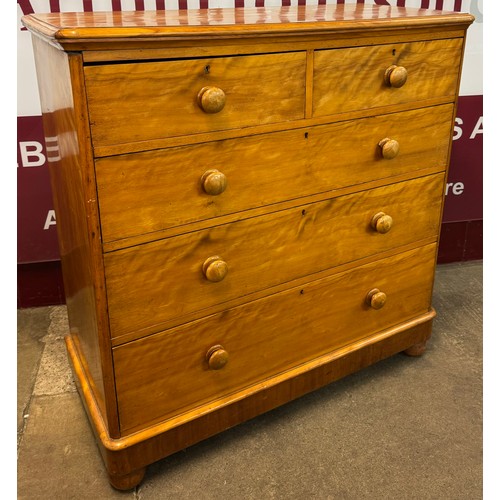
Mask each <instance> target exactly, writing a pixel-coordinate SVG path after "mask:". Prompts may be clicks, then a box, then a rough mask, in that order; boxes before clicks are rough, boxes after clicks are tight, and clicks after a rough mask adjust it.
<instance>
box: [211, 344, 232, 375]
mask: <svg viewBox="0 0 500 500" xmlns="http://www.w3.org/2000/svg"><path fill="white" fill-rule="evenodd" d="M207 361H208V367H209V368H210V369H211V370H220V369H221V368H224V366H226V364H227V362H228V361H229V353H228V352H227V351H226V350H225V349H224V347H222V346H221V345H214V346H213V347H211V348H210V349H209V350H208V351H207Z"/></svg>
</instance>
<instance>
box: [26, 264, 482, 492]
mask: <svg viewBox="0 0 500 500" xmlns="http://www.w3.org/2000/svg"><path fill="white" fill-rule="evenodd" d="M482 272H483V267H482V262H481V261H476V262H468V263H461V264H447V265H441V266H438V270H437V276H436V284H435V291H434V307H435V308H436V309H437V311H438V317H437V318H436V320H435V322H434V331H433V336H432V339H431V340H430V342H429V343H428V350H427V352H426V353H425V355H424V356H423V357H421V358H409V357H407V356H403V355H396V356H394V357H392V358H390V359H387V360H384V361H381V362H380V363H378V364H377V365H375V366H372V367H370V368H368V369H365V370H364V371H362V372H359V373H356V374H354V375H351V376H349V377H347V378H345V379H343V380H341V381H339V382H337V383H333V384H331V385H329V386H327V387H325V388H323V389H321V390H319V391H317V392H315V393H313V394H309V395H307V396H304V397H303V398H301V399H299V400H297V401H294V402H292V403H289V404H288V405H285V406H284V407H282V408H279V409H277V410H275V411H272V412H270V413H268V414H266V415H263V416H261V417H259V418H256V419H254V420H252V421H250V422H247V423H245V424H241V425H239V426H237V427H236V428H234V429H231V430H229V431H226V432H225V433H223V434H220V435H218V436H215V437H213V438H211V439H209V440H207V441H205V442H202V443H200V444H198V445H196V446H193V447H191V448H189V449H187V450H185V451H182V452H179V453H177V454H176V455H174V456H172V457H169V458H166V459H164V460H162V461H160V462H157V463H156V464H153V465H152V466H150V467H149V468H148V470H147V472H146V477H145V479H144V481H143V483H142V484H141V485H140V486H139V487H137V488H136V489H135V490H132V491H129V492H118V491H116V490H114V489H113V488H112V487H111V486H109V484H108V481H107V476H106V473H105V471H104V468H103V465H102V462H101V458H100V455H99V453H98V449H97V446H96V444H95V442H94V439H93V436H92V433H91V430H90V426H89V424H88V421H87V419H86V416H85V413H84V410H83V407H82V405H81V403H80V400H79V397H78V394H77V393H76V390H75V386H74V383H73V380H72V376H71V373H70V369H69V365H68V362H67V359H66V353H65V350H64V345H63V336H64V334H65V333H66V331H67V326H66V324H67V318H66V309H65V307H64V306H57V307H44V308H36V309H25V310H19V311H18V404H17V414H18V418H17V429H18V446H17V448H18V464H17V487H18V492H17V493H18V496H17V498H18V499H26V500H34V499H51V500H55V499H64V500H67V499H78V500H84V499H92V500H102V499H113V498H122V499H126V498H131V499H141V500H142V499H144V500H147V499H175V500H178V499H179V500H181V499H189V500H204V499H207V500H209V499H210V500H211V499H231V500H233V499H234V500H236V499H238V500H252V499H258V500H262V499H286V500H294V499H304V500H309V499H318V500H328V499H335V500H337V499H342V500H344V499H345V500H351V499H352V500H363V499H367V500H368V499H370V500H378V499H380V500H387V499H398V500H399V499H404V500H406V499H418V500H424V499H433V500H434V499H438V500H444V499H450V500H460V499H467V500H475V499H481V498H483V493H482V487H483V486H482V473H483V463H482V445H483V441H482V403H483V402H482V382H483V380H482V366H483V365H482V341H483V339H482Z"/></svg>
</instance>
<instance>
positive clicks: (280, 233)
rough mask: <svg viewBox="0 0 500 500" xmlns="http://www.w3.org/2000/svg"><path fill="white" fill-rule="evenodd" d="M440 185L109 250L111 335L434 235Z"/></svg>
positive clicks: (400, 187) (379, 192) (432, 181)
mask: <svg viewBox="0 0 500 500" xmlns="http://www.w3.org/2000/svg"><path fill="white" fill-rule="evenodd" d="M443 181H444V174H436V175H432V176H426V177H421V178H417V179H414V180H411V181H407V182H401V183H397V184H391V185H389V186H384V187H381V188H377V189H373V190H367V191H362V192H359V193H355V194H351V195H346V196H341V197H338V198H333V199H330V200H327V201H323V202H317V203H311V204H308V205H302V206H300V207H297V208H293V209H289V210H283V211H279V212H274V213H271V214H268V215H263V216H260V217H252V218H249V219H245V220H241V221H238V222H234V223H230V224H223V225H220V226H215V227H212V228H209V229H206V230H202V231H196V232H191V233H186V234H183V235H179V236H175V237H172V238H167V239H163V240H159V241H155V242H152V243H147V244H143V245H137V246H134V247H130V248H127V249H123V250H117V251H114V252H109V253H107V254H105V255H104V264H105V273H106V284H107V294H108V309H109V319H110V326H111V334H112V337H119V336H121V335H124V334H132V333H135V334H137V331H140V330H142V332H143V333H142V334H146V333H152V332H154V331H160V330H163V329H165V328H167V327H169V326H173V324H172V321H173V320H175V321H177V324H179V322H180V321H181V320H182V318H183V317H185V316H186V315H189V314H193V313H194V312H196V311H202V310H204V309H206V308H209V307H218V308H221V307H227V306H225V305H224V304H225V303H227V301H230V300H233V299H237V298H239V297H242V296H247V295H248V294H251V293H254V292H258V291H261V290H264V289H267V288H269V287H272V286H276V285H280V284H282V283H286V282H288V281H291V280H293V279H297V278H303V277H306V276H309V275H311V274H313V273H317V272H320V271H325V270H327V269H329V268H332V267H335V266H338V265H340V264H343V263H346V262H351V261H354V260H357V259H360V258H363V257H368V256H371V255H375V254H377V253H378V252H382V251H387V250H390V249H393V248H397V247H399V246H402V245H406V244H410V243H413V242H417V241H420V240H424V239H427V238H437V235H438V230H439V221H440V212H441V204H442V193H443ZM212 312H215V311H212ZM191 319H192V318H191ZM168 322H170V324H168V325H167V324H166V323H168Z"/></svg>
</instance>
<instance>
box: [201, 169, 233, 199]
mask: <svg viewBox="0 0 500 500" xmlns="http://www.w3.org/2000/svg"><path fill="white" fill-rule="evenodd" d="M201 185H202V186H203V190H204V191H205V193H207V194H210V195H212V196H217V195H218V194H221V193H223V192H224V191H225V190H226V186H227V177H226V176H225V175H224V174H223V173H222V172H219V171H218V170H216V169H212V170H207V171H206V172H205V173H204V174H203V175H202V176H201Z"/></svg>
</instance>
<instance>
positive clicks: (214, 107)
mask: <svg viewBox="0 0 500 500" xmlns="http://www.w3.org/2000/svg"><path fill="white" fill-rule="evenodd" d="M198 104H199V106H200V108H201V109H202V110H203V111H205V113H218V112H219V111H222V108H223V107H224V105H225V104H226V94H225V93H224V91H223V90H222V89H220V88H219V87H203V88H202V89H201V90H200V91H199V92H198Z"/></svg>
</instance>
